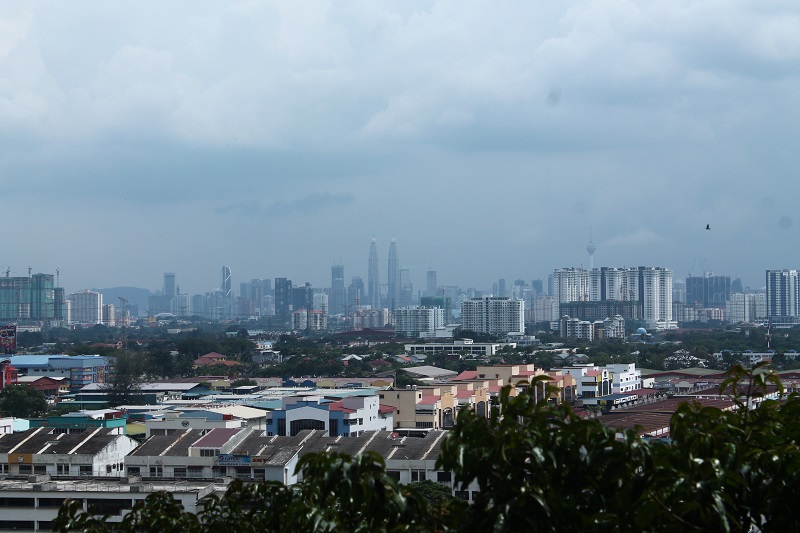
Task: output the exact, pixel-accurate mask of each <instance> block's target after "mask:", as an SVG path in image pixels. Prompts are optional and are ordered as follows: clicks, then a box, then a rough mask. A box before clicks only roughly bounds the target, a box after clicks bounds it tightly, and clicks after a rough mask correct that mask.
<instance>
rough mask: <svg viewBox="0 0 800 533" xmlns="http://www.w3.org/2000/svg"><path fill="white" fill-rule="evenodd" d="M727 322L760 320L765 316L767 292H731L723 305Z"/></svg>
mask: <svg viewBox="0 0 800 533" xmlns="http://www.w3.org/2000/svg"><path fill="white" fill-rule="evenodd" d="M725 318H726V320H728V321H729V322H734V323H738V322H761V321H762V320H764V319H766V318H767V294H766V293H765V292H763V291H760V292H748V293H742V292H733V293H731V297H730V299H729V300H728V305H727V306H726V307H725Z"/></svg>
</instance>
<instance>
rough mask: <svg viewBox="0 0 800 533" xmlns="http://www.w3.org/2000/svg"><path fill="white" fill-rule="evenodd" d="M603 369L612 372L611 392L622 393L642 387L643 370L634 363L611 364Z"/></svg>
mask: <svg viewBox="0 0 800 533" xmlns="http://www.w3.org/2000/svg"><path fill="white" fill-rule="evenodd" d="M603 369H605V370H608V371H609V372H610V373H611V393H612V394H621V393H626V392H631V391H635V390H638V389H641V388H642V371H641V370H640V369H637V368H636V364H634V363H625V364H611V365H606V366H604V367H603Z"/></svg>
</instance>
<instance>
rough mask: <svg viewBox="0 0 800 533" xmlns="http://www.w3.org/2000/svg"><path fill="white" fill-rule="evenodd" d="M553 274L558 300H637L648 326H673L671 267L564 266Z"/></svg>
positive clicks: (565, 301) (567, 301)
mask: <svg viewBox="0 0 800 533" xmlns="http://www.w3.org/2000/svg"><path fill="white" fill-rule="evenodd" d="M552 278H553V291H554V294H553V295H554V296H555V298H556V299H557V300H558V302H559V304H563V303H571V302H597V301H607V300H618V301H630V302H638V304H639V306H640V307H641V313H639V316H640V317H641V319H642V320H645V321H646V322H647V324H648V326H649V327H653V328H658V329H666V328H673V327H675V326H676V324H674V322H673V320H672V271H671V270H669V269H666V268H662V267H635V268H608V267H601V268H595V269H593V270H585V269H583V268H564V269H558V270H556V271H554V272H553V275H552ZM560 314H563V313H560ZM573 318H579V317H573Z"/></svg>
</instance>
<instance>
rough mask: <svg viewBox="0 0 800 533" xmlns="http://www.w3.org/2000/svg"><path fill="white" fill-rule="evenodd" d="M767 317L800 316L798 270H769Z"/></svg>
mask: <svg viewBox="0 0 800 533" xmlns="http://www.w3.org/2000/svg"><path fill="white" fill-rule="evenodd" d="M767 315H768V316H770V317H778V316H798V315H800V280H798V274H797V270H787V269H784V270H767Z"/></svg>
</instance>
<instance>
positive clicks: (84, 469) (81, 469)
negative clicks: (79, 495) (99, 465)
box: [78, 465, 92, 476]
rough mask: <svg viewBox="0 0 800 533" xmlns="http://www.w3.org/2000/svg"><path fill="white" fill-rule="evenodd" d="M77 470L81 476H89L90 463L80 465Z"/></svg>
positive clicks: (90, 472)
mask: <svg viewBox="0 0 800 533" xmlns="http://www.w3.org/2000/svg"><path fill="white" fill-rule="evenodd" d="M78 472H79V473H80V475H82V476H91V475H92V465H80V467H79V468H78Z"/></svg>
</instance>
